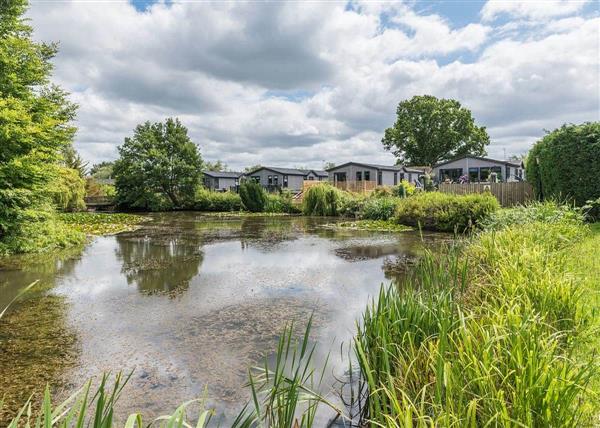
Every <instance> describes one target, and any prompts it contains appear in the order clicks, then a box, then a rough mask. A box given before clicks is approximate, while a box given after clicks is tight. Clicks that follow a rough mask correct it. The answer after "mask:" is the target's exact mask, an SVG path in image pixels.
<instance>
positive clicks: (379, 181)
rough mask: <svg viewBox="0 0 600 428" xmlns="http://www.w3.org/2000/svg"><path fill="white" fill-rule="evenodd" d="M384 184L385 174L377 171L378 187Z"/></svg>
mask: <svg viewBox="0 0 600 428" xmlns="http://www.w3.org/2000/svg"><path fill="white" fill-rule="evenodd" d="M382 183H383V173H382V172H381V171H377V185H378V186H381V184H382Z"/></svg>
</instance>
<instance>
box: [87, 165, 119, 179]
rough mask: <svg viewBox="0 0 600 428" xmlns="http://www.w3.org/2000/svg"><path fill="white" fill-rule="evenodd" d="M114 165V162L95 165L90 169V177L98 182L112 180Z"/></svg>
mask: <svg viewBox="0 0 600 428" xmlns="http://www.w3.org/2000/svg"><path fill="white" fill-rule="evenodd" d="M114 165H115V163H114V162H107V161H104V162H100V163H97V164H94V165H93V166H92V167H91V168H90V175H91V176H92V177H94V178H96V179H98V180H106V179H108V178H112V176H113V168H114Z"/></svg>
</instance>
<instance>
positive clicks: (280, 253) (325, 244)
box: [0, 213, 422, 417]
mask: <svg viewBox="0 0 600 428" xmlns="http://www.w3.org/2000/svg"><path fill="white" fill-rule="evenodd" d="M151 216H152V217H153V218H154V221H152V222H150V223H145V224H144V226H143V227H142V228H141V229H138V230H136V231H133V232H128V233H124V234H121V235H118V236H116V237H104V238H97V239H96V240H94V241H93V242H92V243H91V244H90V245H89V246H88V247H87V248H86V250H85V251H84V253H83V255H82V257H81V260H80V261H79V262H78V263H77V264H75V265H74V266H72V268H71V269H66V270H64V273H63V274H61V275H58V274H57V275H53V274H52V275H50V277H51V278H52V280H53V281H56V283H57V286H56V287H55V288H54V293H55V294H58V295H60V296H63V297H64V298H65V301H66V302H67V303H68V304H67V308H68V311H67V321H66V323H67V324H68V325H69V326H70V327H71V328H73V329H74V330H75V331H76V333H77V336H78V340H79V344H80V347H81V353H80V359H79V361H78V365H77V367H75V368H73V369H72V370H71V371H69V372H68V373H67V375H66V376H67V378H68V380H70V381H71V383H72V386H73V388H75V387H76V386H79V385H80V384H81V383H82V381H83V380H84V379H86V378H87V377H90V376H94V375H98V374H100V373H102V372H103V371H112V372H113V373H114V372H115V371H118V370H128V369H131V368H134V367H136V368H137V370H136V374H135V376H134V378H133V379H132V383H131V385H130V386H129V387H128V389H127V392H126V394H125V395H124V397H123V398H124V401H123V403H122V406H123V407H122V408H121V410H120V412H121V414H123V413H125V412H128V411H133V410H135V411H141V412H143V413H144V414H145V416H148V417H151V416H153V415H157V414H163V413H165V412H167V411H169V410H173V409H174V407H175V406H176V405H177V404H179V403H181V402H183V401H185V400H188V399H190V398H194V397H197V396H198V395H201V394H202V391H203V388H204V387H205V386H208V388H209V390H208V396H209V398H210V399H211V400H212V401H211V402H212V403H214V404H215V405H216V406H217V408H218V409H219V410H220V411H222V410H223V409H224V408H227V407H230V406H234V405H238V404H240V402H241V401H243V398H244V397H246V394H247V391H246V390H244V389H243V388H242V385H243V383H244V381H245V380H246V369H247V368H248V366H249V365H252V364H254V363H256V362H258V361H260V359H261V356H263V355H264V354H265V353H266V354H269V353H271V352H272V351H273V349H274V346H275V343H276V339H277V336H278V335H279V334H280V333H281V331H282V330H283V327H284V326H285V324H286V323H287V322H288V321H291V320H296V321H297V325H298V327H299V328H303V327H304V325H305V323H306V320H307V319H308V316H309V314H310V313H311V311H313V310H315V317H316V319H315V328H314V334H315V339H316V340H317V341H318V343H320V344H321V348H322V350H323V351H328V350H329V349H331V348H330V345H331V344H332V343H333V339H334V338H335V339H337V340H338V342H337V343H339V340H349V339H350V338H351V336H352V334H353V332H354V329H355V324H354V322H355V320H356V319H357V318H358V317H359V316H360V314H361V313H362V310H363V309H364V307H365V305H366V304H367V303H368V300H369V297H370V296H373V295H375V294H376V293H377V291H378V289H379V286H380V284H381V283H382V282H385V281H386V276H384V272H383V271H382V263H383V258H384V257H395V256H397V255H398V256H401V255H412V254H414V253H415V252H418V251H419V248H421V246H422V243H421V240H420V238H419V236H418V235H417V234H414V233H402V234H389V233H387V234H386V233H372V232H365V231H341V232H337V231H333V230H324V229H322V228H320V227H319V226H320V225H322V224H324V223H331V222H332V221H333V220H332V219H314V218H305V217H279V218H275V217H271V218H269V217H267V218H238V219H227V220H222V219H216V220H215V219H212V218H208V217H206V216H202V215H200V214H198V213H168V214H153V215H151ZM342 255H348V256H347V257H341V256H342ZM3 278H6V274H5V273H4V272H0V281H2V280H3ZM131 284H135V287H134V286H132V285H131ZM173 287H175V288H176V289H177V290H185V292H183V293H180V294H178V295H177V298H169V297H167V296H165V295H163V294H164V291H168V290H172V289H173ZM178 287H179V288H178ZM157 290H160V292H157ZM140 291H143V294H142V293H140ZM148 291H152V293H148ZM148 294H152V295H148ZM167 294H168V295H169V296H171V295H172V292H169V293H167ZM316 302H318V303H316ZM336 349H339V348H336ZM334 354H335V352H334ZM323 358H324V357H323Z"/></svg>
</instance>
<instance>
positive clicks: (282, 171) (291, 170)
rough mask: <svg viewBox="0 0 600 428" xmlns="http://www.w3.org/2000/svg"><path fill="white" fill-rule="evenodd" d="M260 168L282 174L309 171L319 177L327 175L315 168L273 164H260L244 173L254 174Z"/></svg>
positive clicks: (305, 173) (298, 173) (296, 173)
mask: <svg viewBox="0 0 600 428" xmlns="http://www.w3.org/2000/svg"><path fill="white" fill-rule="evenodd" d="M261 169H268V170H269V171H273V172H276V173H278V174H282V175H301V176H305V175H307V174H308V173H309V172H311V171H312V172H314V173H315V174H316V175H318V176H321V177H327V175H328V174H327V172H326V171H320V170H316V169H297V168H280V167H275V166H261V167H260V168H257V169H255V170H253V171H250V172H248V173H246V175H251V174H254V173H256V172H258V171H260V170H261Z"/></svg>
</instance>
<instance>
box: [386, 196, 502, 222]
mask: <svg viewBox="0 0 600 428" xmlns="http://www.w3.org/2000/svg"><path fill="white" fill-rule="evenodd" d="M498 208H500V204H499V203H498V201H497V200H496V198H495V197H494V196H493V195H491V194H490V193H482V194H472V195H464V196H463V195H452V194H447V193H440V192H426V193H421V194H419V195H415V196H413V197H411V198H406V199H401V200H400V202H399V204H398V210H397V211H396V217H395V219H396V221H397V222H398V223H400V224H405V225H408V226H419V225H420V227H422V228H424V229H430V230H439V231H444V232H453V231H457V232H464V231H467V230H469V229H471V228H473V227H474V226H477V225H478V224H479V223H481V221H482V220H484V219H485V218H486V217H487V216H489V215H490V214H491V213H493V212H495V211H496V210H498Z"/></svg>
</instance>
